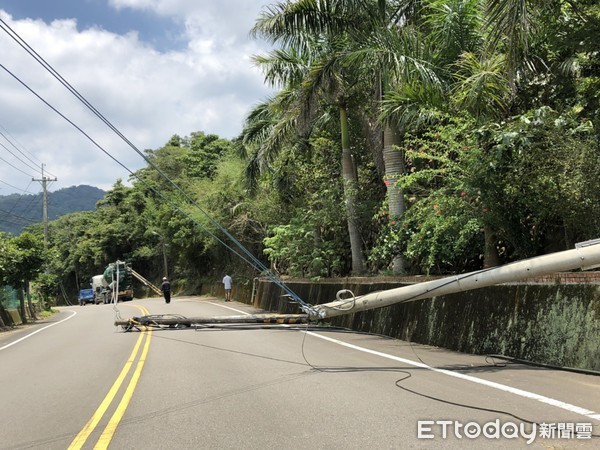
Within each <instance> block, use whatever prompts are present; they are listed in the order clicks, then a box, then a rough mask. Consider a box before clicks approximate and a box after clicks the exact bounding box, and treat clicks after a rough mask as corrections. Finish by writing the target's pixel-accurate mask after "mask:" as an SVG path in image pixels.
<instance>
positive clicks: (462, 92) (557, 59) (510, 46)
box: [0, 0, 600, 291]
mask: <svg viewBox="0 0 600 450" xmlns="http://www.w3.org/2000/svg"><path fill="white" fill-rule="evenodd" d="M599 31H600V6H599V5H598V4H597V2H596V1H593V0H568V1H567V0H548V1H546V2H537V1H533V0H502V1H501V0H428V1H426V0H422V1H409V0H395V1H394V0H390V1H383V0H371V1H369V0H354V1H352V0H308V1H307V0H305V1H302V2H298V1H289V2H281V3H278V4H275V5H273V7H272V8H270V9H268V10H266V11H265V12H264V14H263V15H262V16H261V17H259V18H258V19H257V22H256V27H255V29H254V30H253V32H254V33H255V35H256V36H258V37H263V38H266V39H268V40H270V41H271V42H272V43H273V45H274V50H273V51H272V52H269V53H267V54H264V55H257V56H256V58H255V61H256V63H257V65H258V66H259V67H260V68H262V69H263V70H264V72H265V80H266V82H269V83H271V84H272V85H273V86H274V87H276V89H277V91H276V94H275V95H274V96H273V98H271V99H268V100H266V101H265V102H264V103H262V104H260V105H257V106H256V107H255V108H254V109H253V110H252V111H250V112H249V113H248V116H247V120H246V123H245V124H244V128H243V130H242V131H241V133H240V136H239V138H237V139H235V140H233V141H229V140H227V139H222V138H220V137H218V136H215V135H212V134H205V133H204V132H194V133H191V134H190V136H189V137H180V136H177V135H175V136H173V137H172V138H171V139H170V140H169V142H167V143H166V144H165V145H164V146H163V147H161V148H159V149H154V150H149V151H147V155H146V156H147V158H148V166H147V167H145V168H144V169H141V170H140V171H138V172H137V173H136V174H135V176H134V177H132V179H131V180H130V181H131V183H130V185H127V186H126V185H125V184H123V183H122V182H121V181H120V180H117V181H116V182H115V185H114V186H113V188H112V189H111V190H110V192H108V194H107V195H106V196H105V197H104V199H103V200H102V201H100V202H99V203H98V207H97V209H96V210H95V211H93V212H81V213H76V214H70V215H67V216H64V217H61V218H60V219H58V220H55V221H53V222H52V223H51V226H50V242H49V250H48V251H49V253H50V257H48V258H47V259H46V263H47V264H46V266H47V268H48V269H49V273H50V274H52V275H53V276H56V277H57V278H58V279H60V280H62V283H63V284H64V285H66V286H67V288H68V289H70V290H74V289H75V288H77V287H79V286H83V285H85V284H86V282H87V280H88V278H89V277H91V276H92V275H94V274H95V273H98V272H99V271H100V270H101V269H102V268H103V267H104V265H106V264H107V263H108V262H110V261H114V260H116V259H122V260H127V261H130V262H132V264H133V266H134V268H135V269H136V270H137V271H139V272H141V273H143V274H144V275H145V276H147V277H148V278H149V279H157V278H158V277H160V276H161V274H162V270H163V269H162V263H163V259H162V256H163V251H165V255H166V257H167V259H168V262H169V263H168V264H169V269H168V270H169V273H171V274H172V277H173V279H174V285H175V286H178V287H179V289H186V290H188V291H195V290H197V288H198V286H199V285H200V284H201V283H202V282H203V281H206V280H213V281H214V280H218V279H220V277H222V273H223V271H224V270H225V268H226V267H227V268H228V269H232V268H233V272H234V275H235V274H236V272H237V274H238V275H239V276H242V277H246V278H252V277H253V276H256V275H257V274H258V273H260V270H261V269H257V268H256V263H257V262H258V263H259V264H260V265H261V266H263V265H264V266H266V267H269V268H270V269H272V270H273V271H274V272H275V273H277V274H279V275H282V276H287V275H289V276H296V277H333V276H347V275H350V274H365V273H366V274H369V275H377V274H381V273H390V272H392V273H399V272H400V271H406V272H412V273H435V274H443V273H460V272H465V271H469V270H474V269H478V268H481V267H484V266H493V265H497V264H501V263H505V262H510V261H513V260H516V259H520V258H525V257H529V256H534V255H538V254H542V253H546V252H551V251H557V250H563V249H567V248H571V247H572V246H573V245H574V244H575V243H576V242H578V241H583V240H587V239H592V238H597V237H599V235H600V210H599V208H600V198H599V197H600V175H599V173H598V170H597V167H598V166H599V163H600V145H599V137H600V136H599V132H598V130H599V128H598V127H600V41H598V39H597V36H598V34H599ZM31 231H32V232H33V233H34V234H36V233H37V235H38V236H39V235H40V233H41V229H39V228H35V227H34V228H32V229H31ZM232 236H235V238H236V239H235V240H233V239H232ZM238 241H239V243H241V245H242V246H243V247H238V246H237V242H238ZM0 243H1V244H2V245H11V246H13V245H18V243H17V242H16V241H13V239H12V238H8V237H6V236H4V237H2V238H1V239H0ZM243 249H247V250H248V252H249V253H248V254H245V253H244V250H243ZM249 255H253V257H256V258H258V261H253V260H252V257H251V256H249ZM10 264H11V263H10V261H7V260H6V257H5V256H4V255H2V256H0V267H3V268H4V269H3V270H4V272H2V273H4V274H5V275H4V279H5V280H6V279H7V278H6V277H7V275H6V274H8V272H7V271H6V267H7V265H8V266H9V265H10ZM28 276H30V277H34V276H35V274H33V273H31V274H29V275H28ZM234 278H235V277H234Z"/></svg>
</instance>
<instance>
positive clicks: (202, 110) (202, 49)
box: [0, 0, 273, 195]
mask: <svg viewBox="0 0 600 450" xmlns="http://www.w3.org/2000/svg"><path fill="white" fill-rule="evenodd" d="M271 3H273V2H270V1H268V0H205V1H198V0H55V1H42V0H2V2H0V19H2V21H3V22H4V23H5V24H6V25H7V26H8V27H10V28H11V29H13V30H14V31H15V32H16V33H17V34H18V35H19V36H20V37H21V38H23V39H24V40H25V42H26V43H27V44H28V45H29V46H31V47H32V48H33V49H34V50H35V51H36V52H37V53H38V54H39V55H40V56H41V57H43V58H44V60H46V61H47V62H48V63H49V64H50V65H51V66H52V67H53V68H54V69H55V70H56V71H57V72H58V73H59V74H60V75H61V76H62V77H64V78H65V79H66V80H67V81H68V82H69V83H70V84H71V85H73V86H74V87H75V88H76V89H77V90H78V91H79V92H80V93H81V94H82V95H83V96H84V97H85V98H86V99H87V100H88V101H89V102H90V103H91V104H92V105H93V106H94V107H95V108H96V109H98V110H99V111H100V112H101V113H102V114H103V115H104V116H105V117H106V118H107V119H108V120H110V121H111V122H112V123H113V124H114V125H115V126H116V127H117V128H118V129H119V130H120V131H121V132H123V134H124V135H125V136H126V137H127V138H128V139H129V140H130V141H131V142H133V143H134V145H135V146H136V147H137V148H138V149H140V150H144V149H155V148H159V147H161V146H162V145H164V144H165V143H166V142H167V141H168V140H169V138H170V137H171V136H172V135H174V134H179V135H180V136H187V135H189V134H190V133H192V132H195V131H204V132H206V133H214V134H218V135H220V136H222V137H226V138H233V137H235V136H236V135H237V134H238V133H239V132H240V131H241V127H242V123H243V119H244V117H245V115H246V114H247V113H248V111H249V110H250V108H251V107H252V106H253V105H255V104H257V103H259V102H260V101H263V100H264V99H265V98H267V96H268V95H269V94H270V93H271V89H270V88H269V87H268V86H265V85H264V83H263V76H262V74H261V73H260V72H259V71H258V69H257V68H256V67H255V66H254V65H253V64H252V62H251V57H252V55H255V54H257V53H262V52H264V51H266V49H267V45H266V44H265V43H264V42H260V41H257V40H254V39H250V38H249V37H248V33H249V31H250V29H251V27H252V26H253V24H254V22H255V20H256V18H257V17H258V15H259V13H260V11H261V9H262V8H263V7H264V6H265V5H268V4H271ZM0 54H2V59H1V61H0V63H1V64H2V65H3V66H4V67H5V69H2V68H1V67H0V195H8V194H10V193H36V192H39V190H40V185H39V183H36V182H32V178H40V176H41V173H40V171H41V166H42V164H43V165H44V170H45V175H46V176H49V177H52V178H53V177H56V178H57V181H55V182H53V183H51V184H50V190H51V191H54V190H57V189H60V188H63V187H68V186H74V185H80V184H88V185H92V186H98V187H100V188H102V189H109V188H110V186H111V185H112V184H113V183H114V181H115V180H116V179H117V178H122V179H124V180H127V179H128V177H129V173H128V172H127V171H126V170H124V169H123V168H122V167H121V166H119V165H118V164H116V163H115V162H113V161H112V160H111V158H110V157H109V156H107V155H106V154H105V153H103V152H102V151H101V150H100V149H98V148H97V147H96V146H95V145H94V144H93V143H91V142H90V141H89V140H88V139H86V138H85V137H84V136H83V135H82V134H81V133H80V132H78V131H77V130H75V129H74V128H73V126H72V125H70V124H68V123H67V122H66V121H65V120H63V119H61V118H60V117H59V116H58V115H57V114H56V112H54V111H52V110H51V108H49V107H48V106H47V105H45V104H44V103H43V102H42V101H41V100H40V99H39V98H37V97H36V95H34V94H32V93H31V92H30V91H29V90H28V89H27V88H26V87H25V86H24V85H26V86H27V87H29V88H30V89H32V90H34V91H35V93H36V94H37V95H39V96H40V97H42V98H43V99H44V101H46V102H48V103H49V104H50V105H51V106H52V107H53V108H56V109H57V110H59V111H60V112H61V114H64V115H65V116H66V117H68V118H69V119H70V120H72V121H73V122H74V123H75V124H76V125H77V126H78V127H80V128H81V129H82V130H84V131H85V133H87V134H88V135H89V136H90V137H92V138H93V139H94V141H96V142H97V143H98V144H99V145H100V146H101V147H102V148H104V149H105V150H106V151H108V152H109V153H110V154H111V155H113V157H115V158H116V159H118V160H119V161H121V162H122V163H123V164H124V165H126V166H127V167H128V168H129V169H131V170H136V169H138V168H140V167H143V166H144V165H145V163H144V162H143V160H141V158H140V157H139V156H138V155H137V154H135V152H134V151H133V150H132V149H131V148H130V147H128V146H127V145H126V144H125V143H124V142H123V141H122V140H120V139H119V138H118V137H117V136H116V135H115V134H114V133H113V132H111V131H110V130H109V129H108V128H107V127H106V125H104V124H103V123H102V122H101V121H100V120H99V119H97V118H96V117H94V116H93V115H92V114H91V113H90V112H89V111H87V110H86V109H85V108H84V107H83V105H81V103H79V102H78V101H77V100H76V99H75V97H74V96H72V95H71V94H70V93H69V92H68V91H67V90H66V89H65V88H64V87H63V86H61V85H60V83H59V82H58V81H57V80H56V79H54V78H53V77H51V76H50V75H49V73H48V72H47V71H45V70H44V69H43V67H42V66H41V65H39V64H38V63H37V62H36V61H35V60H34V59H33V58H32V57H31V56H30V55H28V54H27V52H26V51H24V50H23V48H21V47H20V46H19V45H17V44H16V43H15V41H14V40H13V39H11V37H10V36H9V35H8V33H6V32H5V30H2V29H0ZM18 80H20V82H19V81H18Z"/></svg>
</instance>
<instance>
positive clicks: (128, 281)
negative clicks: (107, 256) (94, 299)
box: [92, 261, 133, 303]
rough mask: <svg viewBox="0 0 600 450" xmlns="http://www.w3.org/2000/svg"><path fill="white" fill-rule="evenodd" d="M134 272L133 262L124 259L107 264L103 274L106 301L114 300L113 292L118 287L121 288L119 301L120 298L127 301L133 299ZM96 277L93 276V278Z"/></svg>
mask: <svg viewBox="0 0 600 450" xmlns="http://www.w3.org/2000/svg"><path fill="white" fill-rule="evenodd" d="M132 272H133V271H132V269H131V264H128V263H126V262H123V261H117V262H114V263H110V264H109V265H108V266H106V269H105V270H104V273H103V274H102V277H103V279H104V282H105V283H106V289H107V291H105V292H106V293H105V294H104V298H105V300H104V301H105V303H110V302H112V296H113V292H114V291H115V289H117V287H118V289H119V292H118V298H117V301H119V300H120V301H124V302H125V301H129V300H133V285H132V282H133V277H132ZM94 278H96V277H94ZM94 278H92V280H93V279H94ZM100 282H101V281H100Z"/></svg>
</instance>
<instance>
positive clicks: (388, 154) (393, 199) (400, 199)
mask: <svg viewBox="0 0 600 450" xmlns="http://www.w3.org/2000/svg"><path fill="white" fill-rule="evenodd" d="M399 145H400V133H399V131H398V130H397V129H395V128H393V127H392V126H390V125H386V126H385V128H384V130H383V161H384V163H385V175H386V186H387V192H388V209H389V220H390V222H398V221H400V220H402V216H403V215H404V209H405V205H404V192H403V191H402V188H401V187H400V185H399V184H398V181H399V180H400V178H401V177H402V175H404V173H405V166H404V152H403V151H401V150H399V149H398V148H397V147H398V146H399ZM392 270H393V272H394V274H402V273H404V272H405V270H406V269H405V263H404V256H403V255H402V254H399V255H395V256H394V259H393V261H392Z"/></svg>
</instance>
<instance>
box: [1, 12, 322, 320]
mask: <svg viewBox="0 0 600 450" xmlns="http://www.w3.org/2000/svg"><path fill="white" fill-rule="evenodd" d="M0 28H2V29H3V30H4V31H5V32H6V33H7V34H8V35H9V36H10V37H11V38H12V39H13V40H14V41H15V42H17V44H18V45H19V46H21V47H22V48H23V49H24V50H25V51H26V52H27V53H29V55H30V56H32V57H33V58H34V59H35V60H36V61H37V62H38V63H39V64H40V65H41V66H42V67H44V68H45V69H46V70H47V71H48V72H50V74H51V75H52V76H54V77H55V78H56V79H57V80H58V81H59V82H60V83H61V84H62V85H63V86H64V87H65V88H66V89H67V90H68V91H69V92H71V94H73V95H74V96H75V97H76V98H77V99H78V100H79V101H81V102H82V103H83V104H84V105H85V106H86V107H87V108H88V109H89V110H90V111H92V112H93V113H94V114H95V115H96V116H97V117H98V118H99V119H100V120H102V122H104V123H105V124H106V125H107V126H108V127H109V128H110V129H111V130H112V131H113V132H114V133H115V134H117V136H119V137H120V138H121V139H122V140H123V141H124V142H125V143H127V144H128V145H129V146H130V147H131V148H132V149H133V150H134V151H135V152H136V153H137V154H138V155H139V156H141V157H142V159H144V161H146V163H147V164H148V165H149V166H150V167H152V168H153V169H154V170H155V171H157V172H158V173H159V174H160V176H161V177H162V178H163V179H164V180H165V181H167V182H168V184H170V185H171V186H172V187H173V188H175V189H176V190H177V191H179V192H180V193H181V194H182V195H183V197H184V198H185V199H186V200H187V201H188V202H189V203H190V204H192V205H193V206H194V207H195V208H196V209H198V210H199V211H200V212H201V213H202V214H203V215H204V216H205V217H206V218H207V219H208V220H209V222H210V223H211V224H213V225H214V226H215V227H216V228H217V229H218V230H220V231H221V232H222V233H223V234H224V235H225V236H226V237H227V238H228V239H229V240H230V241H231V242H232V243H233V244H234V245H235V246H236V247H237V248H238V250H240V251H241V252H242V253H243V255H245V256H243V255H242V254H240V253H238V251H236V250H235V249H233V248H232V247H231V246H230V245H228V244H227V243H225V242H223V240H221V239H220V238H219V237H218V236H216V235H215V234H214V233H212V232H211V231H210V230H208V229H207V228H206V227H204V226H202V225H201V224H200V223H198V222H197V221H196V220H194V219H193V218H192V217H191V216H190V215H189V214H187V213H185V212H184V211H183V210H182V209H181V208H180V207H179V206H177V205H176V204H175V203H174V202H173V201H171V200H170V199H168V198H166V197H165V196H164V195H163V194H161V193H160V192H158V191H156V190H155V189H154V188H153V187H152V186H149V187H150V189H152V190H153V191H154V192H155V193H156V194H158V195H160V196H161V197H162V198H163V199H164V200H165V201H167V202H168V203H169V204H171V206H172V207H174V208H175V209H176V210H178V211H179V212H181V213H182V214H184V216H186V217H187V218H188V219H190V220H191V221H192V222H194V223H195V224H196V225H198V226H199V227H200V228H202V229H203V230H204V231H205V232H206V233H208V234H209V235H210V236H212V237H213V238H214V239H216V240H217V241H218V242H219V243H221V244H222V245H223V246H225V247H226V248H227V249H229V250H230V251H231V252H233V253H234V254H236V255H237V256H238V257H240V258H241V259H242V260H243V261H245V262H246V263H248V264H250V265H251V266H252V267H254V268H256V269H260V271H261V272H262V273H264V274H266V275H267V276H268V277H269V278H270V279H271V280H272V281H273V282H274V283H275V284H277V285H278V286H279V287H281V288H282V289H283V290H284V291H285V292H287V294H288V295H289V296H290V298H291V299H292V300H294V301H296V302H297V303H299V304H300V305H301V307H302V308H303V309H305V310H312V306H311V305H309V304H307V303H306V302H304V301H303V300H302V299H301V298H300V297H299V296H298V295H297V294H296V293H295V292H293V291H292V290H291V289H290V288H289V287H288V286H287V285H285V283H283V281H281V280H280V279H279V278H278V277H277V276H275V274H273V273H272V272H271V271H270V270H269V269H268V268H267V267H266V266H265V265H264V264H263V263H262V262H261V261H260V260H259V259H258V258H256V257H255V256H254V255H253V254H252V253H251V252H250V251H249V250H248V249H247V248H246V247H244V246H243V245H242V243H241V242H240V241H238V240H237V239H236V238H235V237H234V236H233V235H232V234H231V233H230V232H229V231H228V230H226V229H225V228H224V227H223V226H222V225H221V224H220V223H218V222H217V221H216V220H215V219H214V218H212V217H211V216H210V215H209V214H208V213H207V212H206V211H204V209H203V208H202V207H201V206H200V205H199V204H198V203H197V202H196V201H194V200H193V199H192V198H191V197H190V196H189V195H188V194H187V193H186V192H185V191H184V190H183V189H182V188H181V187H180V186H178V185H177V184H176V183H175V182H174V181H173V180H171V179H170V178H169V177H168V176H167V175H166V174H165V173H164V172H163V171H162V170H160V169H159V168H158V167H157V166H156V165H155V164H154V163H153V162H152V161H151V160H150V159H148V158H147V157H146V155H144V153H143V152H141V151H140V150H139V149H138V148H137V147H136V146H135V145H134V144H133V143H132V142H131V141H130V140H129V139H127V137H126V136H125V135H124V134H123V133H121V132H120V131H119V130H118V129H117V128H116V127H115V126H114V125H113V124H112V123H111V122H110V121H109V120H108V119H107V118H106V117H104V116H103V115H102V114H101V113H100V112H99V111H98V110H97V109H96V108H95V107H94V106H93V105H92V104H90V103H89V102H88V101H87V100H86V99H85V97H83V96H82V95H81V94H80V93H79V92H78V91H77V90H76V89H75V88H74V87H73V86H71V85H70V84H69V83H68V82H67V81H66V80H65V79H64V78H63V77H62V76H61V75H60V74H59V73H58V72H57V71H56V70H55V69H54V68H53V67H52V66H51V65H50V64H49V63H48V62H46V61H45V60H44V59H43V58H42V57H41V56H40V55H39V54H38V53H37V52H36V51H35V50H33V48H31V47H30V46H29V44H27V42H25V41H24V40H23V39H22V38H21V37H20V36H19V35H18V34H17V33H16V32H15V31H14V30H12V28H10V26H9V25H8V24H7V23H6V22H5V21H4V20H2V19H1V18H0ZM0 67H2V69H4V70H5V71H6V72H7V73H8V74H10V75H11V76H12V77H13V78H15V80H17V81H18V82H19V83H20V84H21V85H23V86H24V87H25V88H26V89H27V90H29V91H30V92H31V93H32V94H34V95H35V96H36V97H37V98H38V99H40V100H41V101H42V102H43V103H44V104H46V105H47V106H48V107H49V108H51V109H52V110H53V111H54V112H56V113H57V114H58V115H60V116H61V117H62V118H63V119H64V120H66V121H67V122H68V123H70V124H71V125H72V126H73V127H75V128H76V129H77V130H78V131H79V132H81V133H82V134H83V135H84V136H85V137H87V138H88V139H89V140H90V142H92V143H93V144H94V145H96V147H98V148H99V149H100V150H101V151H102V152H104V153H105V154H106V155H107V156H109V157H110V158H111V159H112V160H113V161H115V162H116V163H117V164H119V165H120V166H121V167H123V168H124V169H125V170H126V171H128V172H129V173H130V174H131V175H133V176H134V177H135V178H136V179H138V180H139V181H140V182H142V183H145V181H144V180H142V179H140V178H138V177H137V176H136V175H135V174H134V173H133V172H132V171H131V170H130V169H128V168H127V167H126V166H125V165H124V164H123V163H121V162H120V161H118V160H117V159H116V158H115V157H113V156H112V155H111V154H110V153H108V152H107V151H106V150H105V149H104V148H103V147H102V146H100V145H99V144H98V143H97V142H96V141H95V140H94V139H93V138H91V137H90V136H89V135H88V134H87V133H86V132H85V131H83V130H82V129H81V128H80V127H79V126H77V125H76V124H75V123H74V122H72V121H71V120H70V119H68V118H67V117H66V116H64V115H63V114H62V113H61V112H60V111H58V110H57V109H56V108H54V107H53V106H52V105H50V103H48V102H47V101H46V100H44V99H43V98H42V97H41V96H40V95H39V94H37V93H36V92H35V91H34V90H33V89H32V88H30V87H29V86H28V85H27V84H25V83H24V82H23V81H22V80H20V79H19V78H18V77H17V76H16V75H14V74H13V73H12V72H11V71H10V70H8V69H7V68H6V67H5V66H4V65H2V64H0ZM145 184H146V183H145Z"/></svg>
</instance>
